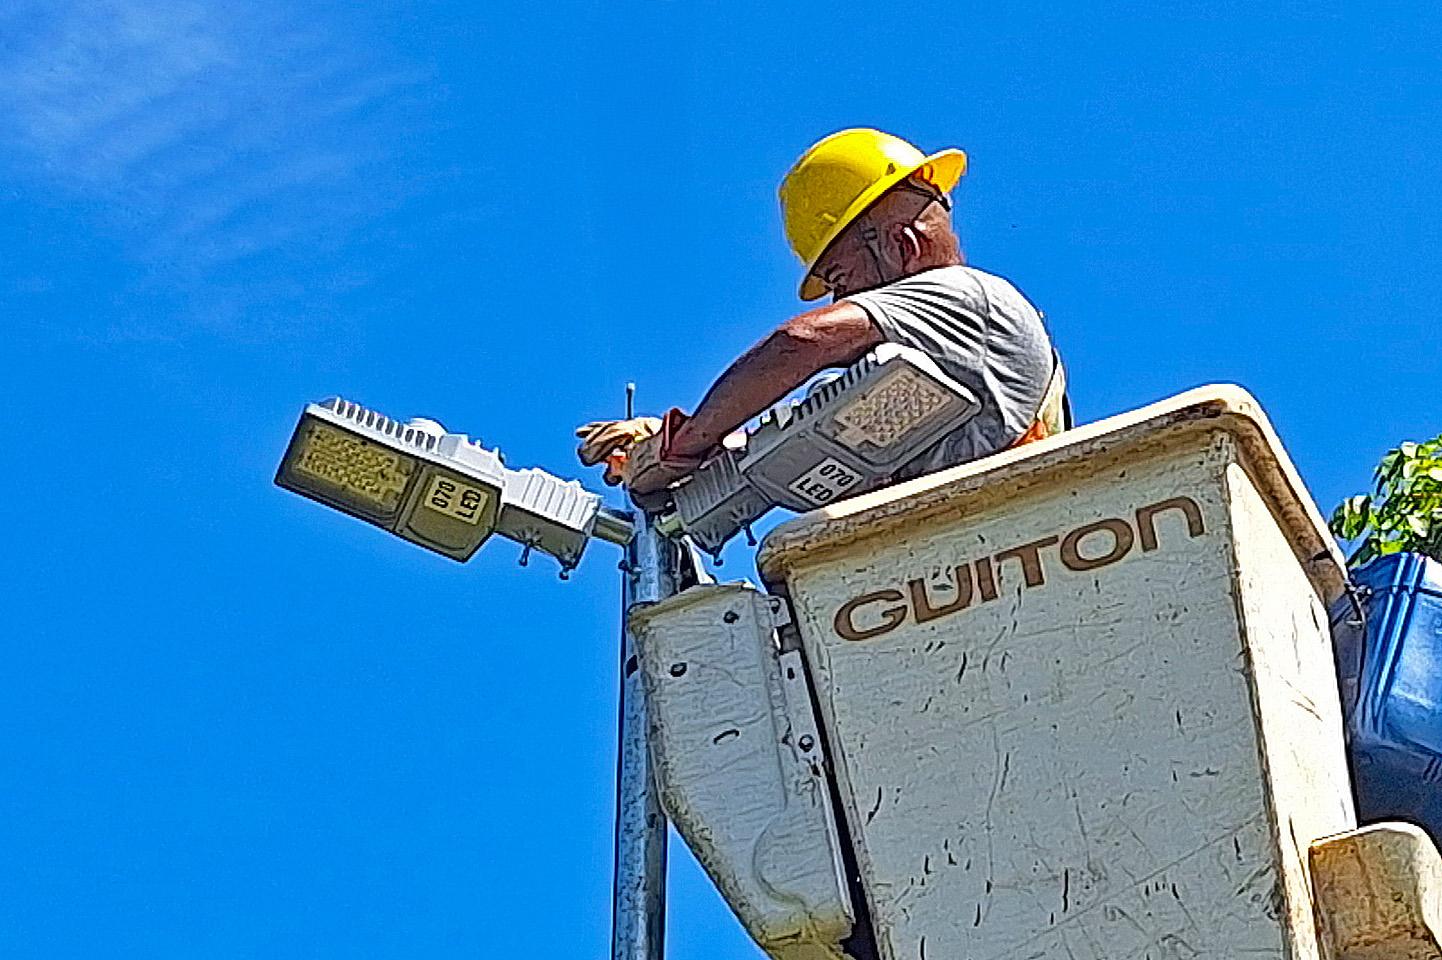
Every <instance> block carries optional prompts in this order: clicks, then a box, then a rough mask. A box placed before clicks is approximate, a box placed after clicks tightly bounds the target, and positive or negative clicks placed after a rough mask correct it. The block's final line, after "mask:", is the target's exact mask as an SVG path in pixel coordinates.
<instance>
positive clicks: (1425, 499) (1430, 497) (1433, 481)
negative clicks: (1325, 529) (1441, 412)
mask: <svg viewBox="0 0 1442 960" xmlns="http://www.w3.org/2000/svg"><path fill="white" fill-rule="evenodd" d="M1373 482H1374V484H1373V490H1372V492H1371V493H1370V494H1366V493H1364V494H1359V495H1357V496H1355V497H1348V498H1347V499H1346V500H1343V501H1342V502H1341V503H1340V504H1338V506H1337V509H1336V510H1335V511H1333V513H1332V520H1331V527H1332V532H1333V533H1335V534H1336V535H1337V536H1338V537H1341V538H1342V539H1343V540H1359V539H1360V540H1361V541H1362V544H1361V546H1360V547H1359V548H1358V550H1357V552H1356V553H1355V554H1354V555H1353V557H1352V561H1351V562H1352V564H1353V565H1358V564H1363V563H1366V562H1367V561H1368V560H1371V559H1373V558H1374V557H1380V556H1384V555H1385V554H1389V553H1402V552H1404V551H1405V552H1408V553H1423V554H1426V555H1427V556H1429V557H1432V558H1433V559H1435V560H1442V436H1439V437H1437V438H1436V439H1434V440H1431V441H1429V442H1428V443H1404V444H1402V445H1401V446H1399V447H1398V448H1397V449H1395V450H1389V451H1388V452H1387V455H1386V456H1384V457H1383V458H1382V462H1381V463H1379V464H1377V471H1376V473H1375V474H1374V475H1373Z"/></svg>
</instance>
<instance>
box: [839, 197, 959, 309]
mask: <svg viewBox="0 0 1442 960" xmlns="http://www.w3.org/2000/svg"><path fill="white" fill-rule="evenodd" d="M940 197H941V195H940V194H938V193H937V192H936V190H935V189H934V188H932V187H930V186H927V185H925V184H920V183H916V182H914V181H911V180H903V181H902V182H901V183H899V184H897V185H896V186H894V187H892V188H891V189H890V190H888V191H887V192H886V193H885V194H883V195H882V196H881V198H880V199H879V200H877V201H876V202H875V203H874V204H872V205H871V207H870V208H868V209H867V210H866V212H865V213H863V214H862V215H861V216H859V217H857V218H856V219H855V220H854V221H852V222H851V224H850V225H849V226H848V227H847V228H846V229H845V230H843V231H842V232H841V234H840V236H838V237H837V238H836V239H835V240H833V241H832V243H831V246H829V247H827V248H826V252H825V253H823V254H822V255H821V259H819V260H817V261H816V266H814V267H812V268H811V272H812V273H813V274H815V275H816V276H817V277H819V278H820V279H821V282H822V283H824V284H826V289H827V290H828V291H830V293H831V298H832V299H833V300H839V299H841V298H842V297H845V296H847V295H848V294H852V293H858V292H860V291H862V290H869V289H871V288H872V287H879V286H881V285H882V284H884V283H889V282H891V281H892V280H895V279H897V278H898V277H901V276H904V275H905V273H906V270H907V267H908V266H910V264H911V263H912V262H913V261H914V259H915V255H916V253H917V251H916V249H915V247H914V246H913V243H912V242H909V241H908V238H907V237H906V231H907V230H908V229H909V228H911V225H912V224H913V223H915V222H916V219H917V217H919V216H920V215H921V213H922V211H923V210H925V209H926V208H927V207H928V206H930V205H931V204H932V203H936V202H940Z"/></svg>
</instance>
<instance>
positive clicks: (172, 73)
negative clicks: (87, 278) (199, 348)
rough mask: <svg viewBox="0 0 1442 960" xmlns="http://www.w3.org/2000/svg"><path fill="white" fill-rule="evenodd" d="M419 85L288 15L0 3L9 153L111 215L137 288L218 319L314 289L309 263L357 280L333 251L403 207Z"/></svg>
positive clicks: (333, 26)
mask: <svg viewBox="0 0 1442 960" xmlns="http://www.w3.org/2000/svg"><path fill="white" fill-rule="evenodd" d="M425 81H426V77H425V75H424V73H423V72H422V71H419V70H417V69H415V68H413V67H410V66H408V65H407V64H405V63H401V62H397V60H396V58H394V57H390V58H388V57H387V56H386V55H385V53H384V52H383V51H378V50H377V49H375V44H374V43H370V42H367V41H366V40H365V39H364V38H359V37H355V36H348V35H347V32H346V30H345V26H344V24H343V23H341V24H337V22H335V21H334V18H331V19H330V20H321V21H319V22H317V20H316V19H315V18H313V17H307V16H306V15H305V14H304V13H303V12H301V11H300V9H298V8H296V7H291V6H286V5H280V4H265V5H260V4H251V3H247V2H245V0H228V2H221V0H39V2H33V3H26V2H23V0H22V2H21V3H20V4H19V6H18V7H15V6H9V5H7V7H6V10H5V11H4V12H3V13H0V130H5V131H6V132H7V135H6V137H5V138H4V140H3V141H0V162H3V164H4V166H5V167H6V168H7V169H8V170H9V171H10V172H11V173H12V175H14V176H17V177H20V178H22V179H23V180H24V181H25V182H26V183H29V184H31V185H32V186H36V187H38V188H40V189H45V190H50V191H56V192H58V193H59V194H61V195H62V196H71V197H74V198H77V199H79V200H83V201H84V202H86V203H87V204H90V205H92V206H94V207H96V208H97V209H98V210H100V211H102V214H101V216H102V218H103V219H104V220H105V229H107V230H109V231H110V232H111V233H112V234H113V235H114V236H115V237H117V239H118V242H119V243H121V244H122V246H123V247H124V249H125V251H126V254H127V256H129V257H131V258H132V259H133V260H134V261H135V262H136V264H137V266H138V267H140V268H141V269H140V270H139V271H137V272H138V274H143V275H144V276H145V277H146V278H148V279H147V280H146V281H145V282H147V283H150V284H160V285H170V286H173V287H175V288H177V289H178V290H181V291H183V292H185V293H187V294H195V295H196V296H195V298H194V299H195V300H196V302H203V303H207V304H209V305H210V306H209V309H211V311H212V319H214V321H215V322H216V323H222V324H223V323H225V322H227V321H225V320H224V319H221V318H224V317H231V318H237V317H244V316H245V314H246V312H247V302H246V300H247V298H248V299H249V300H251V301H257V300H263V299H267V298H269V299H270V300H273V299H274V298H276V297H285V296H289V295H293V294H294V293H295V291H298V290H303V289H306V288H307V287H309V286H314V285H315V284H313V283H311V282H310V281H312V280H314V278H305V277H301V276H299V275H298V273H299V272H300V271H303V270H314V269H315V268H316V258H317V255H320V256H325V255H330V256H333V257H336V262H335V264H334V266H335V267H336V269H337V271H338V272H340V273H343V274H344V275H345V281H344V284H345V285H348V286H350V287H354V286H355V285H357V284H358V283H359V284H363V283H364V278H363V277H358V276H357V272H356V270H355V268H354V267H352V266H346V265H344V264H343V262H342V260H341V258H340V256H339V254H340V253H341V252H342V250H343V247H344V245H345V243H346V242H347V241H348V240H349V239H350V238H352V237H354V236H355V235H356V233H357V232H358V231H361V230H363V228H364V227H365V225H366V224H368V223H372V222H374V220H375V219H376V218H377V217H379V216H382V215H384V214H385V213H386V212H387V211H388V210H389V209H392V208H393V207H394V206H395V205H396V204H397V203H399V202H400V201H401V200H403V199H404V198H403V197H402V196H401V195H400V193H401V192H402V191H399V190H397V189H396V186H395V185H396V184H397V183H399V182H402V181H405V180H406V179H407V178H406V177H404V176H402V175H400V174H399V173H398V172H397V171H398V170H399V169H400V168H401V166H402V165H403V164H404V162H405V161H404V158H402V157H400V156H399V153H398V151H399V150H401V149H403V145H404V144H405V142H406V140H407V138H406V137H405V136H404V131H405V130H406V129H407V128H414V126H415V125H416V124H418V123H424V122H425V118H424V110H422V109H418V105H419V104H423V103H424V97H423V95H422V94H423V90H424V83H425ZM258 260H266V261H267V264H266V267H265V269H263V270H261V269H257V270H254V271H252V273H253V275H251V276H245V275H244V271H245V264H246V263H248V262H250V263H254V262H256V261H258ZM288 261H294V263H291V264H289V266H291V267H293V268H294V269H293V270H291V271H290V273H288V272H287V267H288ZM237 272H239V273H237ZM320 285H321V286H324V284H320Z"/></svg>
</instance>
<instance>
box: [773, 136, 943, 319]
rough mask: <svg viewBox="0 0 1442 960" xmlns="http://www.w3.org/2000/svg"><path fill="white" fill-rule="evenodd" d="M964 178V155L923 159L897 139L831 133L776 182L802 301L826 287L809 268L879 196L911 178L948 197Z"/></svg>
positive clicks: (823, 290)
mask: <svg viewBox="0 0 1442 960" xmlns="http://www.w3.org/2000/svg"><path fill="white" fill-rule="evenodd" d="M964 173H966V154H965V153H962V152H961V151H960V150H943V151H941V152H940V153H933V154H932V155H931V156H927V155H926V154H924V153H922V152H921V151H920V150H918V149H917V148H916V147H914V146H912V145H911V144H909V143H907V142H906V141H905V140H903V139H901V138H900V137H894V136H892V135H891V134H889V133H882V132H881V131H880V130H872V129H871V128H869V127H858V128H856V129H852V130H842V131H841V132H840V133H833V134H832V135H831V136H829V137H826V138H825V139H824V140H821V141H819V142H817V143H816V144H815V145H814V146H812V147H811V149H809V150H807V151H806V152H805V153H803V154H802V155H801V159H800V160H797V161H796V164H795V166H793V167H792V168H791V169H790V170H789V171H788V172H787V174H786V177H785V179H783V180H782V181H781V190H780V193H781V221H782V224H783V226H784V227H785V228H786V239H787V240H788V241H790V243H791V249H793V250H795V251H796V255H797V256H798V257H800V258H801V262H802V263H804V264H806V277H805V279H803V280H802V281H801V299H802V300H815V299H816V298H817V297H819V296H821V295H822V294H824V293H825V292H826V285H825V284H823V283H822V282H821V279H820V278H819V277H815V276H813V275H812V274H811V268H812V267H814V266H816V261H818V260H820V259H821V255H822V254H823V253H825V252H826V248H827V247H829V246H830V245H831V242H832V241H833V240H835V239H836V238H837V237H838V236H839V235H840V234H841V231H843V230H845V229H846V228H847V227H848V226H849V225H850V224H851V222H852V221H853V220H855V219H856V218H857V217H859V216H860V215H861V214H862V213H863V212H865V210H866V208H867V207H869V206H871V205H872V204H873V203H875V202H876V201H877V199H878V198H880V197H881V195H882V194H883V193H885V192H886V191H888V190H890V189H891V188H892V187H894V186H896V185H897V184H898V183H900V182H901V181H902V180H905V179H906V178H907V177H910V176H916V177H919V178H920V179H922V180H925V181H926V182H927V183H929V184H931V185H932V186H934V187H936V188H937V189H938V190H940V191H941V192H942V193H950V192H951V190H952V188H953V187H955V186H956V183H957V181H958V180H960V179H961V175H962V174H964Z"/></svg>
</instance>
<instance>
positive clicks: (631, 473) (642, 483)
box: [621, 411, 701, 496]
mask: <svg viewBox="0 0 1442 960" xmlns="http://www.w3.org/2000/svg"><path fill="white" fill-rule="evenodd" d="M677 412H678V413H679V411H677ZM673 429H674V428H673ZM673 429H672V430H668V429H666V428H665V427H663V428H662V429H661V430H660V431H658V432H657V433H656V435H655V436H651V437H647V438H646V439H645V440H642V441H641V442H639V443H637V444H636V445H635V446H633V447H632V448H631V449H630V450H629V451H627V453H626V455H625V460H624V461H623V462H622V464H621V480H622V482H623V483H625V484H626V489H627V490H628V491H630V492H631V494H632V495H640V496H644V495H646V494H648V493H656V492H658V491H661V490H664V489H666V488H667V487H669V486H670V485H671V484H673V483H675V482H676V481H677V480H680V479H681V478H682V477H684V476H686V475H687V474H688V473H690V472H691V471H693V470H695V469H696V468H697V467H698V466H700V465H701V458H700V457H678V456H676V454H675V453H673V452H672V451H671V450H670V449H669V446H670V445H669V440H670V438H671V436H672V434H673Z"/></svg>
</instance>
